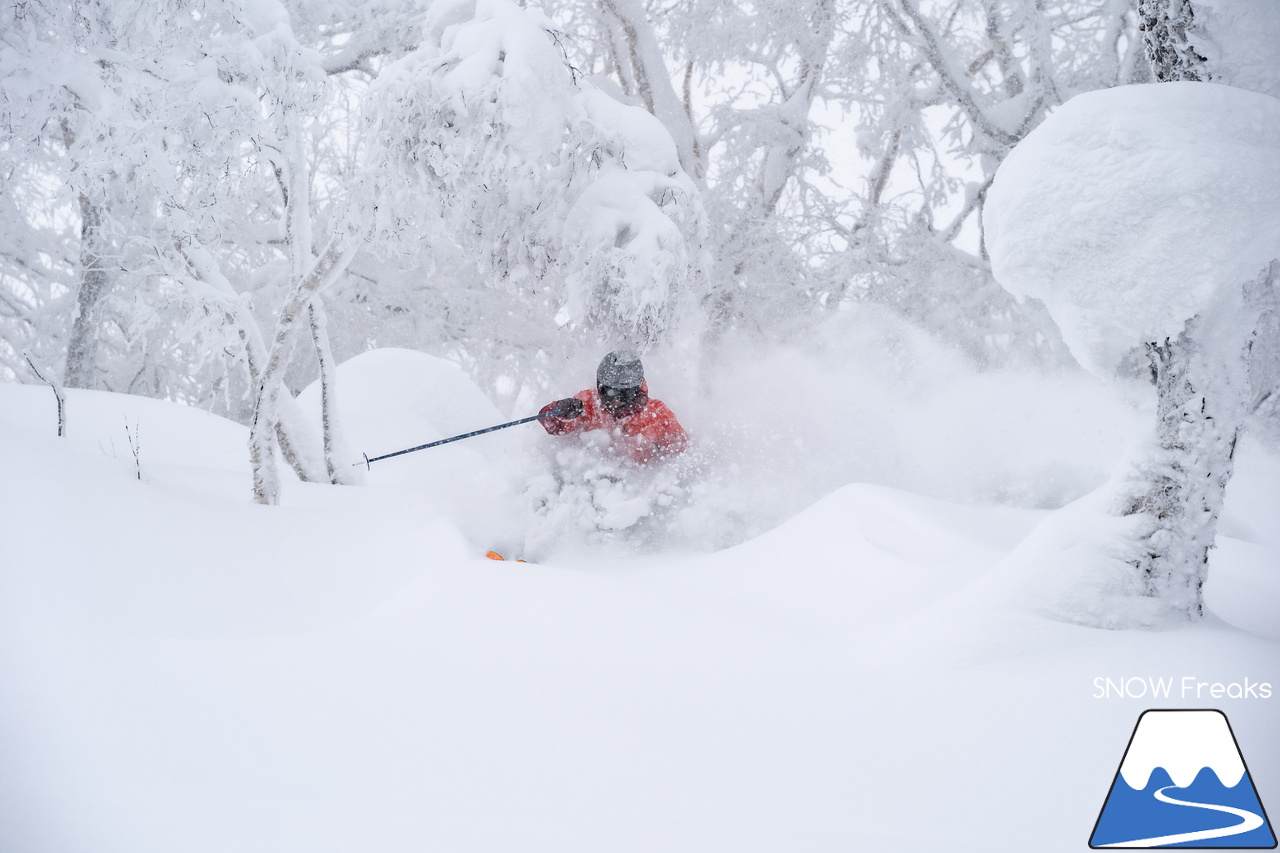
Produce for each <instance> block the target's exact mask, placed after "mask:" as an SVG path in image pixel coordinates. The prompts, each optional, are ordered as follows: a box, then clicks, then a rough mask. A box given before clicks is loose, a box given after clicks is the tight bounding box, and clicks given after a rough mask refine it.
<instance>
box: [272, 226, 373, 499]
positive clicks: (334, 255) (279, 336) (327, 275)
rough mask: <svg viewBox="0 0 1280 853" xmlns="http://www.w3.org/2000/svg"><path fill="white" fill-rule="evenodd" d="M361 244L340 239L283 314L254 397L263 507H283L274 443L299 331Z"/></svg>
mask: <svg viewBox="0 0 1280 853" xmlns="http://www.w3.org/2000/svg"><path fill="white" fill-rule="evenodd" d="M360 243H361V238H360V234H359V232H357V231H356V230H354V229H352V230H347V231H342V232H339V233H338V234H337V235H335V236H334V238H333V239H332V240H330V241H329V245H328V246H326V247H325V250H324V251H323V252H322V253H321V254H320V257H319V258H317V259H316V261H315V263H314V264H313V265H312V267H311V270H310V271H309V272H308V273H307V274H306V275H305V276H303V277H302V278H301V279H299V280H297V281H296V282H295V284H294V286H293V289H292V290H291V291H290V294H289V298H288V299H287V300H286V301H285V304H284V306H283V307H282V308H281V310H280V319H279V321H278V322H277V323H276V332H275V336H274V337H273V338H272V342H271V352H270V354H269V355H268V357H267V360H266V364H265V365H264V366H263V370H262V377H261V381H260V382H259V384H258V391H257V394H256V395H255V397H254V407H253V420H252V421H251V422H250V425H249V464H250V466H251V467H252V468H253V499H254V501H256V502H257V503H262V504H269V505H272V506H274V505H276V504H278V503H279V502H280V473H279V471H278V470H277V469H276V464H275V453H274V450H275V441H274V438H275V436H276V430H277V429H278V427H279V423H280V412H281V400H280V395H281V391H282V390H284V389H283V387H282V386H283V380H284V369H285V367H286V364H287V358H286V357H287V355H288V352H289V349H290V339H291V337H292V335H293V331H294V326H295V324H296V323H297V322H298V319H299V317H300V315H301V314H302V312H303V310H304V309H305V308H306V307H307V305H308V303H309V302H310V301H311V298H312V297H313V296H314V295H315V294H316V293H318V292H320V291H321V290H323V289H324V288H325V287H327V286H329V285H330V284H332V283H333V282H334V281H336V280H337V278H338V276H340V275H342V273H343V271H344V270H345V269H346V268H347V265H348V264H350V263H351V259H352V258H353V257H355V254H356V252H357V251H358V250H359V248H360ZM284 393H285V394H288V391H287V390H284ZM289 402H290V403H291V402H292V399H290V401H289Z"/></svg>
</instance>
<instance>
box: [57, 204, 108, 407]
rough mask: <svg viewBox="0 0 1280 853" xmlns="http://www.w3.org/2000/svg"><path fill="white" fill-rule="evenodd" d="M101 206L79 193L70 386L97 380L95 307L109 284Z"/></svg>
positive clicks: (69, 346) (84, 385)
mask: <svg viewBox="0 0 1280 853" xmlns="http://www.w3.org/2000/svg"><path fill="white" fill-rule="evenodd" d="M103 242H104V238H103V235H102V206H101V205H100V204H98V203H97V202H94V201H90V200H89V199H88V198H87V197H85V196H80V269H81V273H80V288H79V290H78V291H77V292H76V316H75V321H74V322H73V323H72V326H71V340H70V341H69V342H68V344H67V369H66V376H65V383H66V385H67V386H68V387H69V388H92V387H93V386H94V384H95V383H96V380H97V366H98V326H99V322H98V319H99V318H98V317H97V308H98V305H99V303H101V301H102V297H103V296H105V295H106V293H107V291H108V290H109V289H110V286H111V277H110V276H109V275H108V273H107V270H106V267H105V265H104V262H103V257H102V255H103V251H104V249H105V246H104V245H103Z"/></svg>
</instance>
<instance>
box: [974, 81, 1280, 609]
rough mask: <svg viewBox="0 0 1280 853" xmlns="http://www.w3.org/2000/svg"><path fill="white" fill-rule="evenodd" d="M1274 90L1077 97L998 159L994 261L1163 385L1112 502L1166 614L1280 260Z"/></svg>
mask: <svg viewBox="0 0 1280 853" xmlns="http://www.w3.org/2000/svg"><path fill="white" fill-rule="evenodd" d="M1277 198H1280V101H1277V100H1276V99H1274V98H1271V97H1269V96H1267V95H1262V94H1258V93H1254V92H1248V91H1245V90H1242V89H1235V88H1230V87H1226V86H1218V85H1214V84H1208V83H1192V82H1181V83H1160V84H1155V85H1145V86H1126V87H1119V88H1116V89H1111V90H1106V91H1101V92H1092V93H1088V94H1085V95H1081V96H1078V97H1076V98H1075V99H1073V100H1071V101H1070V102H1068V103H1067V104H1065V105H1064V106H1063V107H1062V108H1061V109H1060V110H1058V111H1057V112H1056V113H1055V114H1054V115H1052V116H1051V117H1050V118H1049V119H1048V120H1047V121H1046V122H1045V123H1044V124H1043V125H1041V126H1040V127H1039V128H1037V129H1036V130H1035V131H1033V132H1032V133H1031V134H1030V135H1029V136H1028V137H1027V138H1026V139H1025V140H1024V141H1023V142H1022V143H1021V144H1020V145H1018V147H1017V148H1015V149H1014V150H1013V152H1011V153H1010V155H1009V157H1008V158H1007V159H1006V160H1005V161H1004V163H1003V164H1002V165H1001V167H1000V169H999V171H998V173H997V175H996V179H995V182H994V184H993V185H992V187H991V190H990V193H989V196H988V201H987V207H986V214H985V224H986V229H987V240H988V246H989V248H990V251H991V263H992V270H993V272H994V273H995V276H996V278H997V279H998V280H999V281H1000V282H1001V283H1002V284H1003V285H1004V286H1005V287H1007V288H1008V289H1009V290H1011V291H1012V292H1014V293H1015V294H1018V295H1028V296H1034V297H1037V298H1039V299H1041V300H1043V301H1044V303H1045V304H1046V306H1047V307H1048V309H1049V311H1050V313H1051V314H1052V315H1053V317H1054V319H1055V320H1056V321H1057V322H1058V324H1059V326H1060V327H1061V329H1062V332H1063V337H1064V339H1065V341H1066V343H1067V345H1068V346H1069V347H1070V348H1071V351H1072V352H1073V353H1074V354H1075V355H1076V357H1077V358H1078V359H1079V360H1080V362H1081V363H1082V364H1083V365H1084V366H1085V367H1086V368H1088V369H1090V370H1091V371H1093V372H1094V373H1096V374H1098V375H1100V376H1112V375H1114V372H1115V371H1116V369H1117V368H1118V366H1119V365H1120V364H1121V363H1122V362H1123V361H1124V360H1125V358H1126V357H1127V356H1128V355H1130V354H1131V353H1132V352H1133V351H1134V349H1135V348H1139V347H1140V348H1143V349H1144V350H1145V353H1146V355H1147V356H1148V358H1149V359H1150V362H1151V367H1152V373H1153V376H1154V377H1155V382H1156V389H1157V398H1158V399H1157V407H1158V424H1157V429H1156V435H1155V440H1154V446H1153V448H1152V449H1151V451H1150V452H1148V453H1145V454H1142V455H1141V456H1140V457H1139V458H1138V459H1137V460H1136V461H1135V464H1134V466H1133V470H1132V472H1131V473H1130V475H1129V477H1128V480H1127V483H1126V485H1125V487H1124V488H1122V489H1121V490H1120V494H1119V496H1118V498H1117V503H1118V506H1116V507H1115V509H1116V511H1118V512H1119V513H1121V514H1125V515H1137V516H1140V517H1142V518H1143V520H1144V521H1145V525H1144V526H1143V527H1142V529H1141V531H1140V532H1139V534H1138V535H1137V537H1136V541H1135V542H1134V543H1133V547H1132V553H1131V559H1130V562H1131V563H1132V564H1133V565H1134V566H1135V568H1136V570H1137V571H1139V572H1140V573H1141V576H1142V579H1143V587H1142V588H1143V590H1144V593H1145V595H1147V596H1150V597H1153V598H1156V599H1160V600H1162V601H1164V603H1165V604H1166V605H1167V608H1168V612H1170V613H1171V614H1177V615H1182V616H1190V617H1192V618H1194V617H1195V616H1197V615H1198V614H1199V613H1200V612H1201V610H1202V596H1201V586H1202V585H1203V583H1204V578H1205V571H1206V565H1207V561H1208V550H1209V548H1210V547H1212V544H1213V538H1214V533H1215V530H1216V523H1217V516H1218V511H1219V509H1220V507H1221V504H1222V495H1223V490H1224V489H1225V486H1226V483H1227V480H1228V479H1229V478H1230V476H1231V466H1232V454H1233V451H1234V447H1235V442H1236V437H1237V434H1238V431H1239V429H1240V426H1241V423H1242V421H1243V417H1244V403H1245V399H1246V394H1247V388H1248V380H1247V357H1248V350H1249V343H1250V337H1251V336H1252V334H1253V333H1254V330H1255V328H1256V326H1257V321H1258V315H1259V313H1260V310H1261V304H1262V301H1263V300H1262V298H1261V297H1262V295H1263V294H1265V293H1267V292H1268V291H1270V290H1273V289H1274V287H1275V278H1276V276H1275V268H1274V267H1270V266H1269V265H1270V264H1271V262H1272V261H1273V260H1275V259H1277V258H1280V205H1277V204H1276V199H1277Z"/></svg>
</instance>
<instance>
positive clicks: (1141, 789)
mask: <svg viewBox="0 0 1280 853" xmlns="http://www.w3.org/2000/svg"><path fill="white" fill-rule="evenodd" d="M1089 846H1090V847H1092V848H1095V849H1097V848H1110V847H1127V848H1130V849H1153V848H1156V847H1185V848H1213V847H1229V848H1232V849H1236V850H1240V849H1246V850H1269V849H1274V848H1275V846H1276V836H1275V833H1274V832H1273V831H1272V829H1271V823H1270V821H1268V820H1267V813H1266V811H1265V810H1263V808H1262V801H1261V800H1260V799H1258V791H1257V789H1256V788H1254V786H1253V777H1251V776H1250V775H1249V768H1247V767H1246V766H1245V763H1244V756H1243V755H1242V754H1241V752H1240V746H1239V744H1237V743H1236V737H1235V734H1233V733H1232V731H1231V724H1230V723H1228V722H1227V716H1226V714H1223V713H1222V712H1221V711H1144V712H1143V714H1142V716H1140V717H1139V718H1138V724H1137V726H1135V727H1134V729H1133V736H1132V737H1131V738H1130V739H1129V746H1128V748H1127V749H1125V752H1124V758H1123V759H1121V761H1120V769H1119V770H1118V771H1116V778H1115V779H1114V780H1113V781H1112V783H1111V790H1110V792H1108V794H1107V799H1106V802H1105V803H1103V805H1102V813H1101V814H1099V815H1098V822H1097V824H1095V825H1094V828H1093V835H1092V836H1091V837H1090V839H1089Z"/></svg>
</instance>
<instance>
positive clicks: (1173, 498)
mask: <svg viewBox="0 0 1280 853" xmlns="http://www.w3.org/2000/svg"><path fill="white" fill-rule="evenodd" d="M1257 318H1258V311H1257V310H1256V309H1253V308H1251V307H1249V306H1248V305H1247V304H1246V302H1245V300H1244V299H1238V300H1236V301H1235V303H1234V304H1232V305H1231V306H1229V307H1228V306H1221V307H1219V308H1218V309H1217V310H1216V311H1214V312H1210V313H1206V314H1205V315H1201V316H1196V317H1193V318H1192V319H1191V320H1189V321H1188V322H1187V325H1186V328H1185V329H1184V330H1183V332H1182V334H1180V335H1179V336H1178V337H1177V338H1176V339H1166V340H1165V341H1163V342H1155V343H1149V344H1147V356H1148V358H1149V359H1150V361H1151V369H1152V374H1153V376H1154V378H1155V384H1156V413H1157V425H1156V435H1155V443H1154V447H1153V448H1152V450H1151V452H1150V453H1149V454H1148V456H1147V457H1146V458H1145V459H1143V460H1141V461H1140V462H1139V463H1138V465H1137V467H1136V470H1135V471H1134V473H1133V476H1132V479H1131V484H1132V486H1131V488H1130V490H1129V491H1128V494H1127V496H1126V497H1125V498H1124V503H1125V505H1124V507H1123V514H1125V515H1144V516H1146V517H1147V521H1148V527H1147V528H1146V530H1145V532H1144V534H1143V535H1142V537H1141V539H1140V540H1139V543H1138V544H1139V551H1138V553H1137V554H1136V555H1135V556H1134V558H1133V559H1132V560H1131V562H1132V563H1133V565H1134V566H1136V567H1137V568H1138V570H1139V571H1140V572H1141V573H1142V580H1143V586H1144V592H1145V594H1146V595H1147V596H1150V597H1152V598H1155V599H1158V600H1161V601H1163V602H1164V603H1165V604H1166V605H1167V607H1168V611H1169V613H1170V614H1171V615H1172V616H1173V617H1174V619H1175V620H1176V619H1183V620H1188V621H1193V620H1196V619H1198V618H1200V617H1201V616H1202V615H1203V613H1204V593H1203V587H1204V583H1205V579H1206V577H1207V575H1208V564H1209V550H1210V549H1211V548H1212V547H1213V543H1214V536H1215V534H1216V532H1217V527H1218V516H1219V514H1220V513H1221V510H1222V502H1223V497H1224V494H1225V492H1226V487H1227V482H1228V481H1229V480H1230V479H1231V474H1232V470H1233V468H1234V456H1235V447H1236V440H1237V438H1238V437H1239V435H1240V430H1241V428H1242V424H1243V422H1244V416H1245V412H1246V409H1247V405H1246V395H1247V389H1248V361H1247V358H1248V348H1249V339H1250V337H1251V336H1252V333H1253V330H1254V328H1255V326H1256V323H1257Z"/></svg>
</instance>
